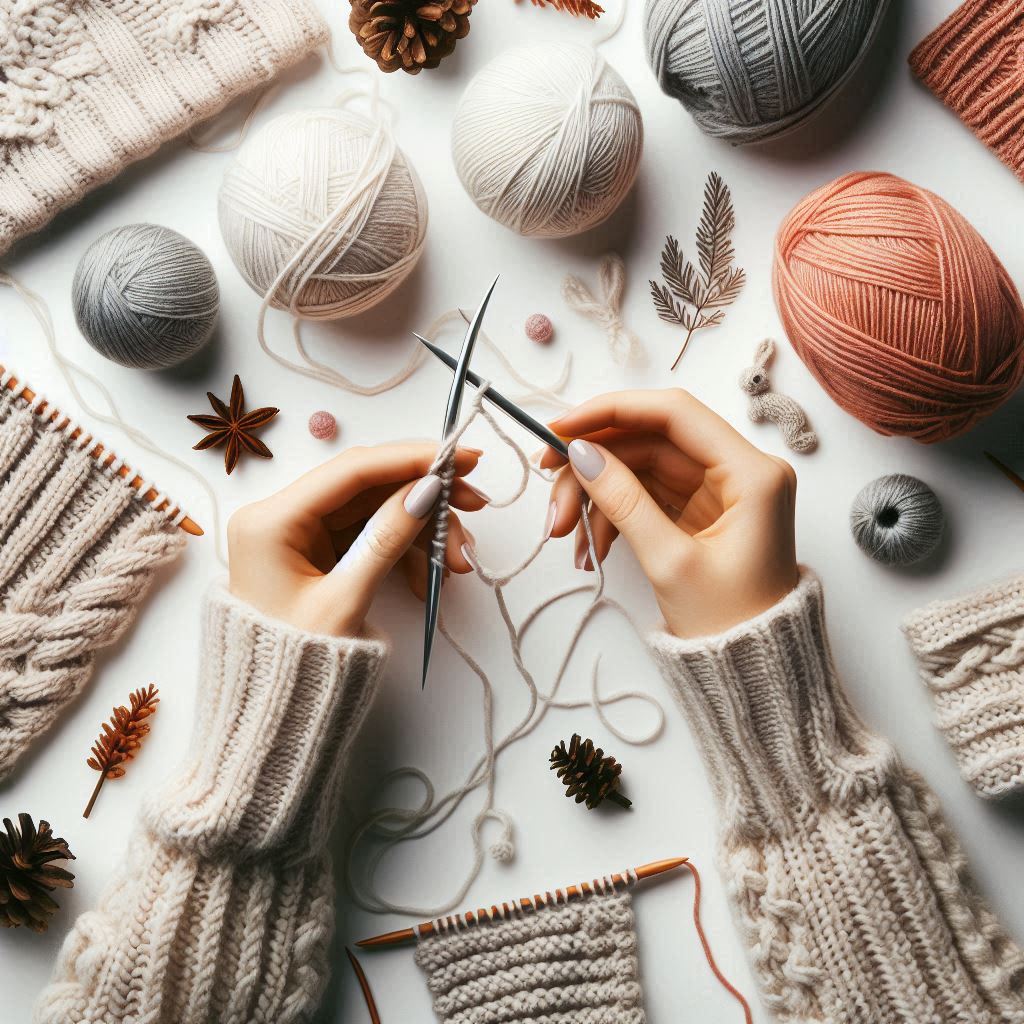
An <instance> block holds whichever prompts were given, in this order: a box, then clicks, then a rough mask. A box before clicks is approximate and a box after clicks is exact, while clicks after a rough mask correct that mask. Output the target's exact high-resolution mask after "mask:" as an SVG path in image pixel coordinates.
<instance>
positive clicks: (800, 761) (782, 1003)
mask: <svg viewBox="0 0 1024 1024" xmlns="http://www.w3.org/2000/svg"><path fill="white" fill-rule="evenodd" d="M652 646H653V649H654V653H655V656H656V657H657V659H658V661H659V662H660V665H661V668H662V671H663V673H664V675H665V677H666V680H667V681H668V682H669V684H670V686H671V687H672V689H673V690H674V692H675V694H676V696H677V698H678V700H679V703H680V706H681V707H682V709H683V711H684V713H685V715H686V717H687V718H688V719H689V721H690V725H691V727H692V729H693V731H694V733H695V735H696V738H697V740H698V743H699V745H700V746H701V748H702V753H703V755H704V759H705V761H706V763H707V767H708V775H709V777H710V780H711V784H712V786H713V787H714V789H715V791H716V795H717V797H718V803H719V807H720V825H721V835H720V843H721V847H720V860H721V868H722V872H723V874H724V876H725V878H726V881H727V884H728V887H729V890H730V894H731V897H732V900H733V903H734V905H735V907H736V909H737V913H738V919H739V923H740V927H741V929H742V933H743V936H744V938H745V940H746V942H747V945H748V947H749V949H750V954H751V958H752V960H753V966H754V970H755V975H756V977H757V979H758V982H759V985H760V988H761V995H762V999H763V1002H764V1005H765V1007H766V1008H767V1009H768V1010H769V1011H770V1012H771V1013H773V1014H774V1015H775V1017H776V1019H777V1020H778V1021H780V1022H783V1024H867V1022H871V1024H896V1022H901V1024H911V1022H913V1024H925V1022H928V1024H966V1022H968V1021H970V1024H1024V953H1022V951H1021V949H1020V948H1019V947H1018V946H1017V945H1015V944H1014V942H1013V940H1012V939H1010V938H1009V936H1008V935H1007V934H1006V932H1005V931H1004V930H1003V928H1002V927H1001V926H1000V924H999V922H998V921H997V920H996V918H995V917H994V915H993V914H992V913H991V911H990V910H989V909H988V907H987V906H986V904H985V902H984V901H983V900H982V899H981V897H980V896H979V895H978V893H977V891H976V890H975V888H974V886H973V884H972V882H971V879H970V876H969V873H968V869H967V863H966V860H965V857H964V854H963V851H962V850H961V848H960V845H959V843H958V842H957V840H956V838H955V837H954V836H953V834H952V832H951V831H950V829H949V826H948V825H947V824H946V821H945V819H944V818H943V815H942V812H941V810H940V808H939V804H938V801H937V800H936V798H935V796H934V794H933V793H932V792H931V791H930V790H929V788H928V786H927V785H926V784H925V782H924V781H923V780H922V779H921V778H920V777H919V776H917V775H916V774H914V773H913V772H911V771H909V770H908V769H907V768H905V767H904V766H903V764H902V763H901V762H900V759H899V757H898V755H897V754H896V752H895V751H894V750H893V748H892V747H891V746H890V745H889V744H888V743H887V742H886V741H885V740H883V739H882V738H880V737H878V736H875V735H873V734H872V733H870V732H869V731H868V730H867V728H866V727H865V725H864V723H863V722H862V721H861V720H860V718H859V717H858V716H857V714H856V712H855V711H854V710H853V708H852V707H851V705H850V703H849V701H848V700H847V698H846V696H845V694H844V693H843V690H842V688H841V686H840V684H839V681H838V680H837V678H836V673H835V668H834V666H833V664H832V658H831V654H830V652H829V646H828V640H827V637H826V632H825V617H824V607H823V601H822V594H821V587H820V585H819V583H818V581H817V580H816V579H815V578H814V577H813V576H812V575H810V574H809V573H806V572H805V573H804V574H803V576H802V579H801V581H800V584H799V586H798V587H797V589H796V590H794V591H793V592H792V593H791V594H789V595H788V596H787V597H785V598H784V599H783V600H782V601H780V602H779V603H778V604H777V605H776V606H775V607H774V608H772V609H770V610H769V611H767V612H765V613H764V614H762V615H760V616H758V617H757V618H756V619H753V620H752V621H750V622H747V623H744V624H742V625H740V626H737V627H736V628H735V629H732V630H730V631H729V632H727V633H724V634H722V635H721V636H716V637H712V638H705V639H701V640H680V639H678V638H676V637H673V636H670V635H668V634H659V635H657V636H655V637H654V638H653V639H652Z"/></svg>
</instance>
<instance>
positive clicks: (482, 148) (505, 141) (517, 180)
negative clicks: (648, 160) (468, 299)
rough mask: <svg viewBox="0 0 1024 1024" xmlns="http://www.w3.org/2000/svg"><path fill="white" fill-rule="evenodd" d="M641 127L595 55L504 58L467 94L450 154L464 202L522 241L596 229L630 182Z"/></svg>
mask: <svg viewBox="0 0 1024 1024" xmlns="http://www.w3.org/2000/svg"><path fill="white" fill-rule="evenodd" d="M642 149H643V120H642V119H641V117H640V108H639V107H638V106H637V102H636V100H635V99H634V98H633V94H632V93H631V92H630V91H629V87H628V86H627V85H626V83H625V82H624V81H623V80H622V77H621V76H620V75H619V73H618V72H617V71H616V70H615V69H614V68H612V67H611V66H610V65H609V64H608V63H607V62H606V61H605V60H604V58H603V57H601V56H600V54H598V53H596V52H595V51H594V50H592V49H591V48H589V47H586V46H579V45H574V44H569V43H545V44H543V45H540V46H530V47H522V48H516V49H512V50H508V51H506V52H505V53H503V54H501V56H499V57H497V58H496V59H495V60H493V61H491V63H490V64H488V65H487V66H486V67H485V68H483V69H482V70H481V71H480V72H479V73H478V74H477V75H476V76H475V77H474V78H473V80H472V81H471V82H470V83H469V85H468V86H467V87H466V91H465V93H464V94H463V97H462V100H461V101H460V102H459V107H458V110H457V111H456V113H455V125H454V128H453V132H452V153H453V156H454V158H455V169H456V170H457V171H458V174H459V177H460V178H461V179H462V184H463V185H464V186H465V188H466V191H467V192H468V193H469V196H470V198H471V199H472V200H473V202H474V203H476V205H477V206H478V207H480V209H481V210H483V212H484V213H486V214H487V215H488V216H489V217H493V218H494V219H495V220H496V221H499V222H500V223H502V224H504V225H505V226H506V227H509V228H512V230H513V231H518V232H519V234H521V235H537V236H541V237H545V238H560V237H563V236H566V235H576V234H579V233H580V232H581V231H586V230H587V228H592V227H594V225H595V224H600V223H601V221H603V220H605V219H606V218H607V217H608V216H609V215H610V214H611V213H612V212H613V211H614V210H615V209H616V207H617V206H618V205H619V203H621V202H622V200H623V198H624V197H625V195H626V193H627V192H628V191H629V190H630V188H631V187H632V185H633V182H634V180H635V179H636V172H637V168H638V166H639V164H640V154H641V151H642Z"/></svg>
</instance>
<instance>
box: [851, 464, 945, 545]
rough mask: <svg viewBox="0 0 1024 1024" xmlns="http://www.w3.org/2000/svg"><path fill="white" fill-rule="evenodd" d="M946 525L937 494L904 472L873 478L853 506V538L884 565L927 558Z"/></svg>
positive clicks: (937, 542) (939, 539) (855, 499)
mask: <svg viewBox="0 0 1024 1024" xmlns="http://www.w3.org/2000/svg"><path fill="white" fill-rule="evenodd" d="M944 525H945V517H944V515H943V512H942V503H941V502H940V501H939V499H938V496H937V495H936V494H935V492H934V491H933V490H932V489H931V488H930V487H929V486H928V485H927V484H925V483H922V482H921V481H920V480H918V479H917V477H913V476H907V475H906V474H905V473H894V474H892V475H891V476H880V477H879V478H878V479H877V480H872V481H871V483H869V484H868V485H867V486H866V487H864V488H863V489H862V490H861V492H860V493H859V494H858V495H857V497H856V498H854V500H853V507H852V508H851V509H850V529H851V530H852V531H853V539H854V540H855V541H856V542H857V544H858V546H859V547H860V549H861V550H862V551H864V552H865V553H866V554H869V555H870V556H871V557H872V558H874V559H875V560H876V561H878V562H882V563H883V564H884V565H913V564H914V563H915V562H920V561H921V560H922V559H925V558H927V557H928V556H929V555H930V554H932V553H933V552H934V551H935V549H936V548H937V547H938V546H939V542H940V541H941V540H942V531H943V528H944Z"/></svg>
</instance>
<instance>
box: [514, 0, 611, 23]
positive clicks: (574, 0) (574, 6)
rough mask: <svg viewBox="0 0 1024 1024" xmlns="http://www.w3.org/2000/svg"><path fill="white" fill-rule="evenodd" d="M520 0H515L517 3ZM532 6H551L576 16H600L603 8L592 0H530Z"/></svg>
mask: <svg viewBox="0 0 1024 1024" xmlns="http://www.w3.org/2000/svg"><path fill="white" fill-rule="evenodd" d="M519 2H520V0H516V3H519ZM530 3H532V4H533V6H534V7H553V8H554V9H555V10H556V11H566V12H567V13H569V14H572V15H575V16H576V17H577V18H595V19H596V18H600V17H601V15H602V14H604V8H603V7H602V6H601V5H600V4H597V3H594V0H530Z"/></svg>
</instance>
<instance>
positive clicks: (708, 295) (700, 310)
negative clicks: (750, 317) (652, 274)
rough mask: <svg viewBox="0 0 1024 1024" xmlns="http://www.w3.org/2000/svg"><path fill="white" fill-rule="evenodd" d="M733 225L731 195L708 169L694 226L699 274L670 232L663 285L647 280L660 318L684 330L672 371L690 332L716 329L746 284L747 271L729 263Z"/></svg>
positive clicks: (733, 255)
mask: <svg viewBox="0 0 1024 1024" xmlns="http://www.w3.org/2000/svg"><path fill="white" fill-rule="evenodd" d="M735 226H736V214H735V212H734V210H733V205H732V193H731V192H730V191H729V186H728V185H726V184H725V182H724V181H722V179H721V178H720V177H719V175H718V174H716V173H715V172H714V171H712V172H711V174H710V175H708V180H707V183H706V184H705V186H704V209H703V210H702V211H701V216H700V224H699V225H698V227H697V256H698V263H699V265H700V270H699V272H698V270H697V268H696V267H695V266H694V265H693V264H692V263H691V262H690V261H689V260H687V259H685V258H684V256H683V252H682V250H681V249H680V248H679V243H678V242H677V241H676V239H675V238H673V237H672V236H671V235H669V236H668V238H667V239H666V240H665V248H664V250H663V251H662V254H661V273H662V276H663V277H664V279H665V283H664V284H658V283H657V282H656V281H651V283H650V284H651V298H653V299H654V308H655V310H656V311H657V313H658V316H659V317H661V319H662V320H664V321H665V322H666V323H670V324H677V325H678V326H680V327H682V328H684V329H685V330H686V338H685V339H684V340H683V347H682V348H681V349H680V350H679V355H677V356H676V358H675V362H673V363H672V367H671V368H672V369H673V370H674V369H675V368H676V367H677V366H678V365H679V360H680V359H682V358H683V353H684V352H686V347H687V346H688V345H689V344H690V339H691V338H692V337H693V335H694V332H695V331H699V330H703V329H704V328H705V327H717V326H718V325H719V324H720V323H721V322H722V321H723V320H724V319H725V310H724V308H723V307H725V306H728V305H730V304H731V303H732V302H734V301H735V299H736V297H737V296H738V295H739V293H740V290H741V289H742V288H743V285H744V284H745V283H746V280H747V275H746V274H745V273H744V272H743V270H741V269H740V268H739V267H734V266H733V265H732V263H733V260H734V259H735V258H736V251H735V249H733V245H732V229H733V228H734V227H735Z"/></svg>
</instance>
